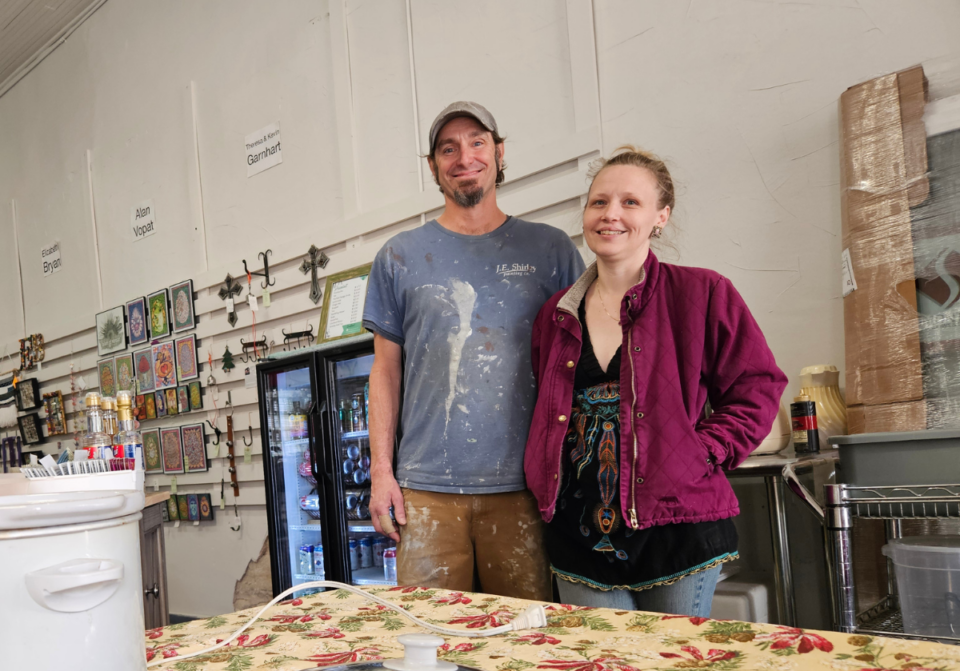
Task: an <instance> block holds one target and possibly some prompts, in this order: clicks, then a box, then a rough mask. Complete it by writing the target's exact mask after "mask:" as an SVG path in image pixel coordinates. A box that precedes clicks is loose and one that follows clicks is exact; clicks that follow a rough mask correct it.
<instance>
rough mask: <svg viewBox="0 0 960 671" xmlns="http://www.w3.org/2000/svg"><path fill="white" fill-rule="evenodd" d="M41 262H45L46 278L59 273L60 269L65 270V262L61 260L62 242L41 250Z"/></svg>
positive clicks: (44, 274)
mask: <svg viewBox="0 0 960 671" xmlns="http://www.w3.org/2000/svg"><path fill="white" fill-rule="evenodd" d="M40 260H41V261H42V262H43V276H44V277H48V276H50V275H53V274H54V273H59V272H60V269H61V268H63V260H62V259H61V258H60V242H59V241H57V242H55V243H53V244H52V245H47V246H46V247H44V248H43V249H41V250H40Z"/></svg>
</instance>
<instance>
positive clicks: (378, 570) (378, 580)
mask: <svg viewBox="0 0 960 671" xmlns="http://www.w3.org/2000/svg"><path fill="white" fill-rule="evenodd" d="M352 582H353V584H354V585H390V586H396V584H397V583H396V581H391V580H387V579H386V578H384V577H383V567H382V566H374V567H373V568H362V569H360V570H359V571H354V572H353V581H352Z"/></svg>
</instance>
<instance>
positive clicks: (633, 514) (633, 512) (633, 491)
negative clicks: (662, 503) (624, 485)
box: [627, 329, 637, 529]
mask: <svg viewBox="0 0 960 671" xmlns="http://www.w3.org/2000/svg"><path fill="white" fill-rule="evenodd" d="M632 352H633V329H631V330H629V331H627V356H628V357H629V359H630V390H631V392H632V393H633V398H632V399H631V406H630V423H631V425H633V418H634V417H636V415H637V374H636V371H635V370H634V367H633V355H632V354H631V353H632ZM632 433H633V468H632V469H631V471H630V476H631V477H632V478H633V480H634V482H631V483H630V525H631V526H632V527H633V528H634V529H636V528H637V486H636V479H637V427H636V425H633V431H632Z"/></svg>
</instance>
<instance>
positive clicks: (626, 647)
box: [146, 587, 960, 671]
mask: <svg viewBox="0 0 960 671" xmlns="http://www.w3.org/2000/svg"><path fill="white" fill-rule="evenodd" d="M368 591H369V592H371V593H374V594H377V595H379V596H380V597H382V598H386V599H387V600H389V601H392V602H394V603H396V604H398V605H400V606H402V607H403V608H404V609H406V610H409V611H410V612H412V613H414V614H416V615H417V616H419V617H422V618H424V619H425V620H427V621H429V622H432V623H436V624H442V625H446V626H449V627H453V628H463V629H464V630H467V631H470V630H474V631H475V630H481V629H485V628H488V627H496V626H499V625H502V624H505V623H507V622H509V621H510V620H511V619H512V618H513V617H514V616H515V615H516V614H518V613H520V612H521V611H522V610H523V609H524V608H526V606H527V605H529V602H526V601H522V600H519V599H508V598H503V597H495V596H490V595H487V594H472V593H462V592H450V591H446V590H437V589H425V588H414V587H400V588H392V589H390V588H386V587H373V588H369V589H368ZM257 610H258V609H256V608H254V609H250V610H245V611H240V612H237V613H231V614H230V615H225V616H218V617H213V618H210V619H208V620H196V621H193V622H188V623H185V624H175V625H171V626H168V627H163V628H161V629H154V630H151V631H148V632H147V638H146V649H147V659H148V661H158V660H161V659H162V660H164V663H163V664H161V665H159V666H157V667H152V668H155V669H163V670H164V671H221V670H226V671H246V670H248V669H287V670H288V671H300V670H302V669H308V668H312V667H315V666H332V665H337V664H346V663H350V662H358V661H369V660H378V659H387V658H393V657H402V656H403V646H401V645H400V644H399V643H397V641H396V637H397V636H398V635H400V634H404V633H413V632H417V633H423V632H424V630H423V629H420V628H418V627H416V626H415V625H413V623H411V622H410V621H409V620H407V619H406V618H404V617H402V616H400V615H399V614H397V613H395V612H392V611H390V610H389V609H386V608H384V607H383V606H379V605H377V604H374V603H372V602H369V601H365V600H364V599H363V598H361V597H359V596H357V595H354V594H350V593H349V592H346V591H343V590H338V591H332V592H324V593H321V594H314V595H311V596H307V597H304V598H302V599H293V600H290V601H285V602H282V603H280V604H278V605H276V606H274V607H273V608H271V609H270V610H268V611H267V612H266V613H264V615H263V616H262V617H261V618H260V620H259V621H258V622H257V623H256V624H255V625H253V626H252V627H251V628H250V629H248V630H247V631H246V633H244V634H243V635H242V636H240V637H239V638H238V639H237V640H236V641H234V642H233V643H231V644H230V646H228V647H226V648H222V649H220V650H217V651H216V652H213V653H210V654H206V655H202V656H199V657H194V658H192V659H186V660H183V659H178V657H180V656H182V655H184V654H187V653H189V652H191V651H195V650H201V649H203V648H205V647H208V646H211V645H213V644H215V643H217V642H218V641H221V640H224V639H226V638H228V637H229V636H230V634H232V633H233V632H234V631H236V630H237V629H238V628H239V627H240V626H241V625H242V624H244V623H245V622H246V621H247V620H248V619H249V618H250V617H252V616H253V615H254V614H255V613H256V612H257ZM547 614H548V619H549V626H548V627H547V628H545V629H538V630H533V631H525V632H513V633H511V634H508V635H503V636H496V637H493V638H487V639H470V638H454V637H450V638H447V639H446V644H445V645H444V646H443V647H442V648H441V650H440V657H441V658H442V659H445V660H448V661H451V662H456V663H461V664H464V665H468V666H474V667H477V668H480V669H486V670H489V671H520V670H524V669H553V670H554V671H561V670H562V671H631V670H632V669H701V668H704V669H717V670H727V669H785V670H787V669H791V670H792V669H814V668H815V669H833V670H836V671H844V670H847V669H850V670H857V671H859V670H860V669H914V670H915V671H923V670H924V669H939V670H947V669H957V670H958V671H960V648H958V647H953V646H948V645H940V644H936V643H927V642H921V641H909V640H902V639H889V638H878V637H870V636H859V635H849V634H840V633H836V632H823V631H809V630H807V631H805V630H802V629H794V628H791V627H781V626H777V625H770V624H751V623H747V622H734V621H721V620H708V619H704V618H697V617H680V616H671V615H661V614H656V613H641V612H633V611H613V610H606V609H593V608H579V607H576V606H561V605H556V604H554V605H550V606H549V607H548V610H547Z"/></svg>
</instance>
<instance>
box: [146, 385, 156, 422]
mask: <svg viewBox="0 0 960 671" xmlns="http://www.w3.org/2000/svg"><path fill="white" fill-rule="evenodd" d="M143 414H144V416H145V417H146V419H148V420H150V419H156V418H157V399H156V397H155V396H154V392H152V391H151V392H150V393H149V394H144V395H143Z"/></svg>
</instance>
